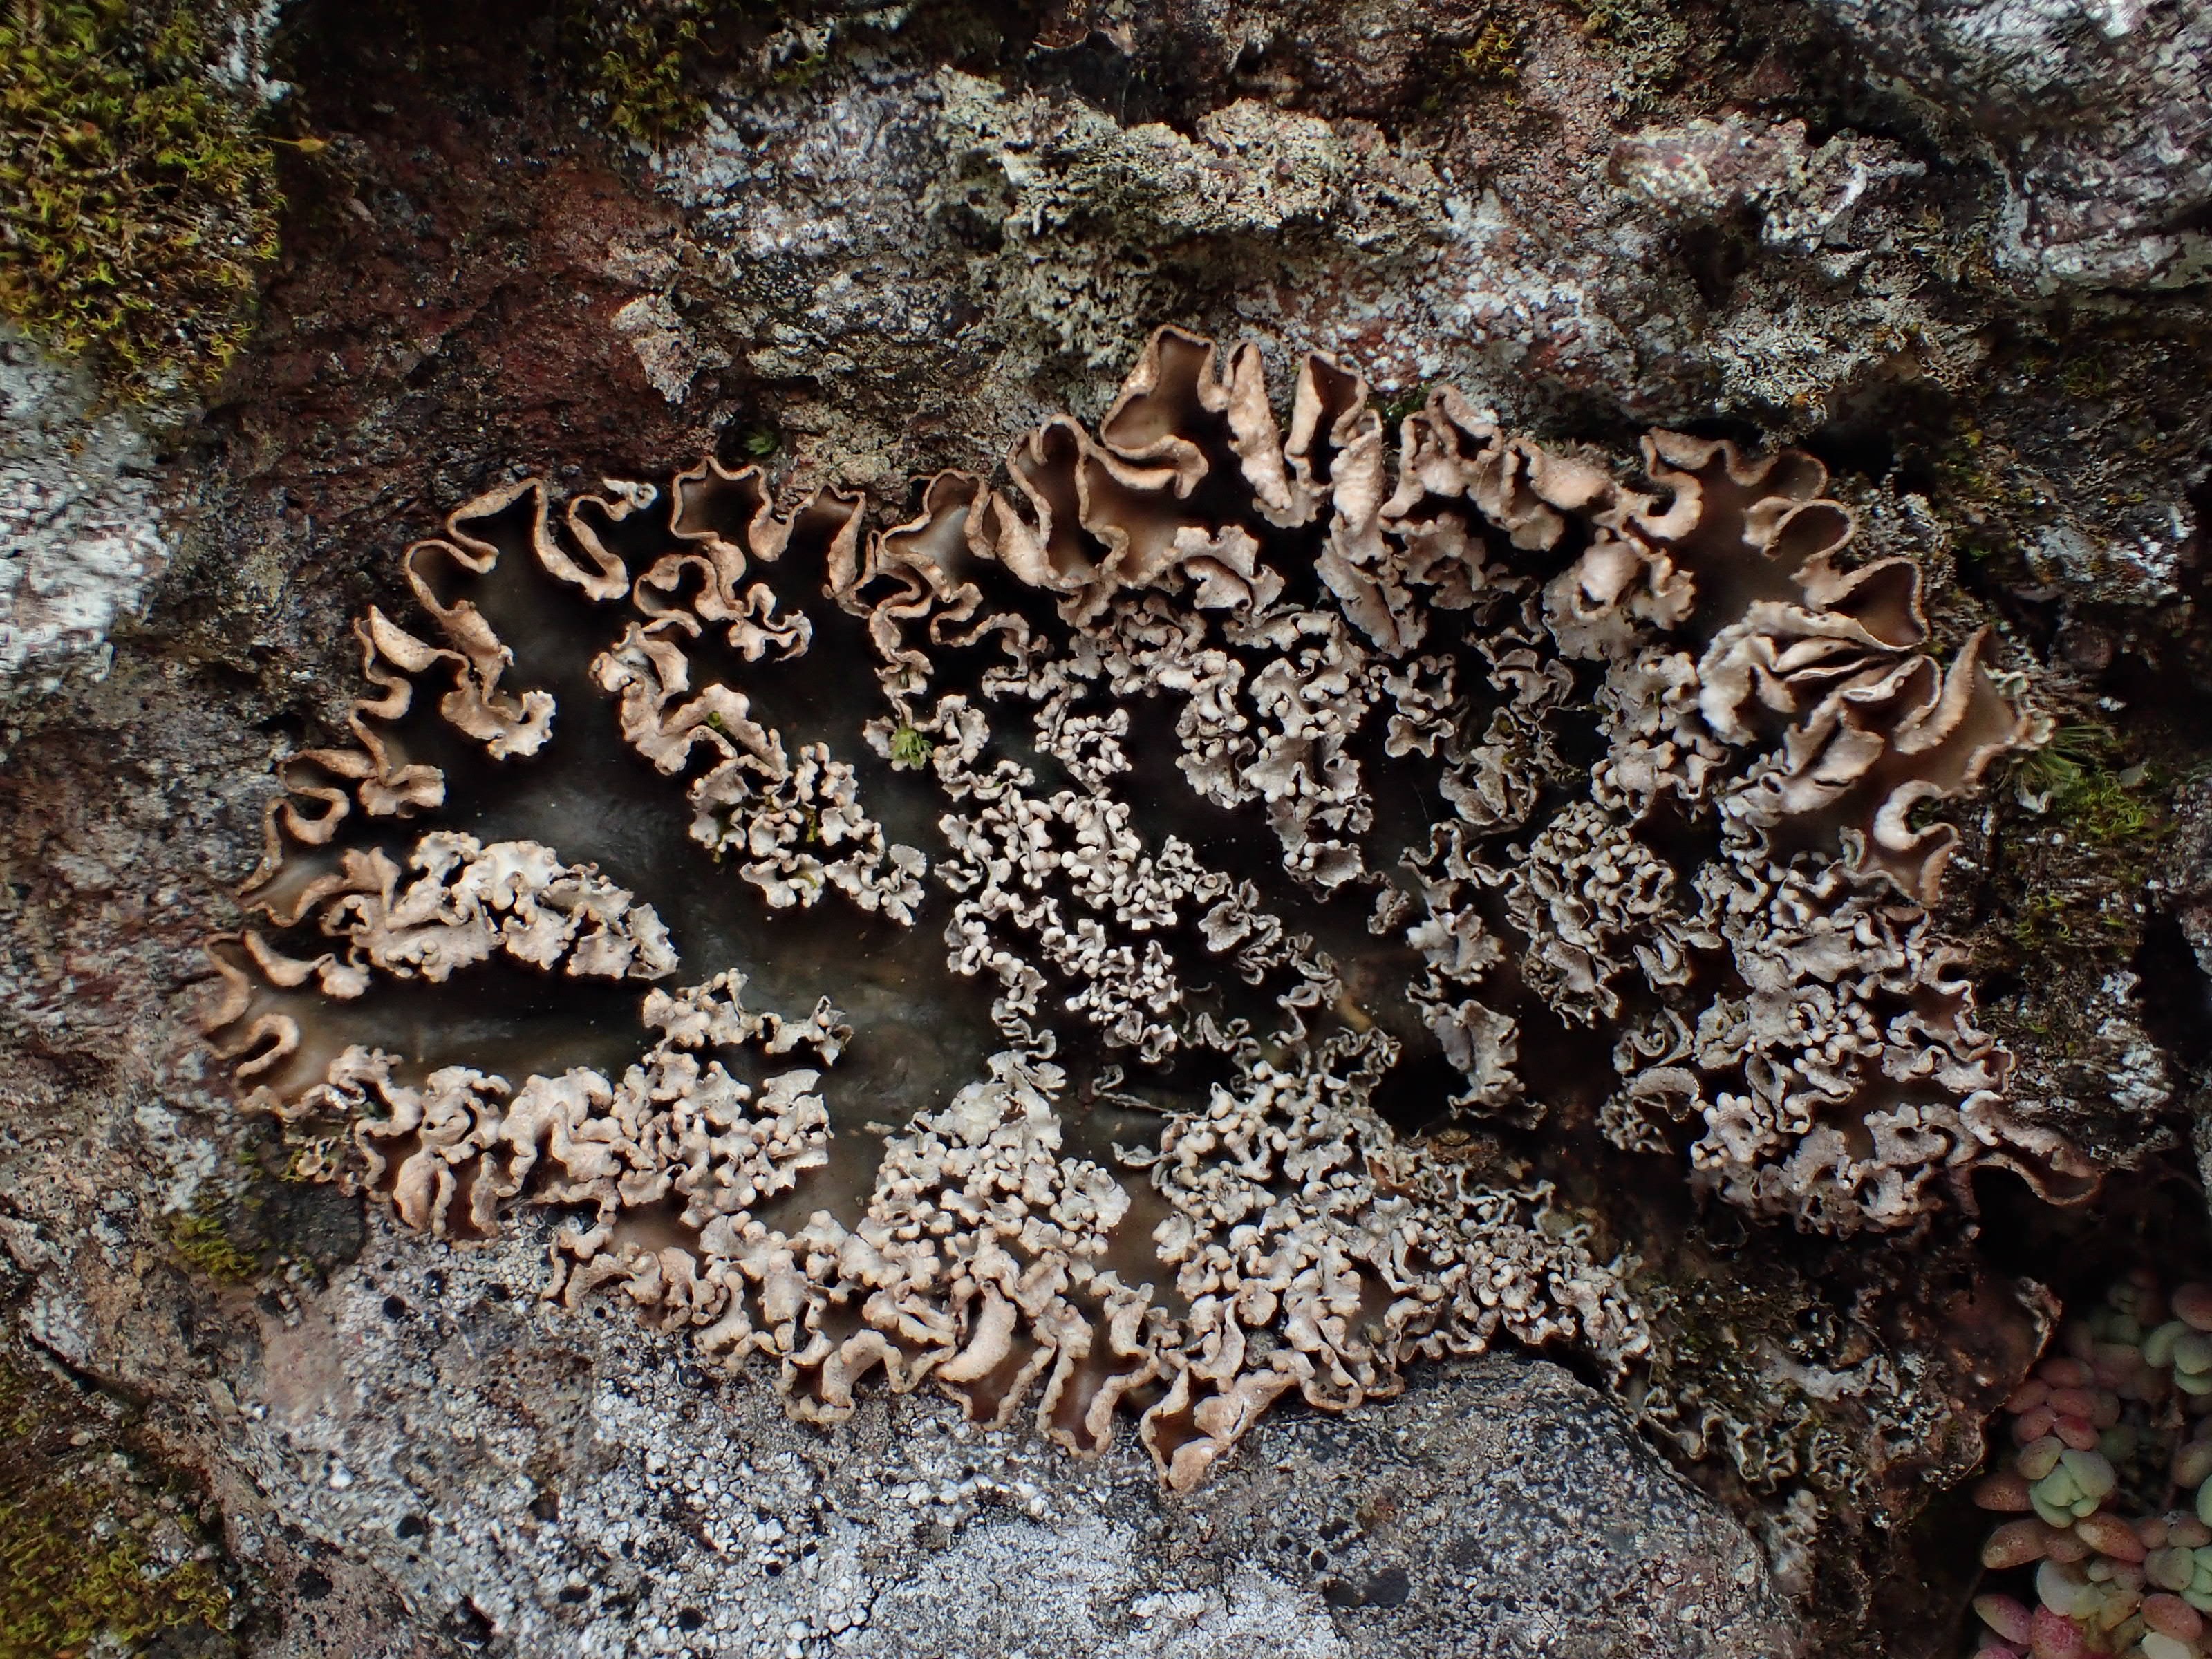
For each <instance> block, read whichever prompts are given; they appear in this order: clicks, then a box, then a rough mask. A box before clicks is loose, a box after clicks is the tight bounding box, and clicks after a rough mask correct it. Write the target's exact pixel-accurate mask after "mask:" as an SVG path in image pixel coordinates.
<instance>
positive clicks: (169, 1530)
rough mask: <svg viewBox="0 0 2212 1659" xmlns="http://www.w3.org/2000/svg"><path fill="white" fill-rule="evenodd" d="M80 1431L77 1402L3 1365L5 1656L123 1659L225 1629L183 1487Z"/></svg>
mask: <svg viewBox="0 0 2212 1659" xmlns="http://www.w3.org/2000/svg"><path fill="white" fill-rule="evenodd" d="M86 1423H87V1414H86V1413H85V1411H84V1409H83V1404H82V1401H73V1400H70V1399H69V1398H67V1397H66V1396H65V1395H64V1392H63V1391H62V1390H60V1389H57V1388H55V1387H54V1386H53V1385H52V1384H51V1383H46V1381H45V1380H44V1379H42V1378H40V1377H38V1376H34V1375H33V1374H32V1373H30V1372H28V1371H27V1370H17V1369H16V1368H15V1367H14V1366H12V1365H10V1364H8V1363H7V1362H6V1361H4V1360H0V1659H77V1656H79V1655H85V1654H89V1653H92V1652H94V1651H99V1652H130V1651H133V1650H137V1649H139V1648H141V1647H143V1646H144V1645H145V1644H147V1643H149V1642H150V1641H152V1640H153V1639H154V1638H155V1637H158V1636H160V1635H161V1633H162V1632H166V1631H176V1630H181V1629H184V1628H186V1627H188V1626H199V1627H200V1628H202V1629H203V1630H205V1631H209V1632H222V1631H224V1630H226V1629H227V1628H228V1626H229V1625H230V1623H231V1599H232V1598H231V1591H230V1587H229V1585H228V1583H226V1582H225V1580H224V1577H223V1574H222V1570H221V1567H220V1565H218V1563H217V1562H216V1560H214V1559H209V1558H210V1556H211V1552H209V1551H207V1550H205V1549H204V1548H195V1547H193V1543H194V1533H195V1530H196V1528H194V1527H193V1525H192V1524H191V1522H192V1514H191V1511H192V1508H193V1507H194V1505H193V1504H192V1502H191V1494H190V1492H188V1490H187V1489H185V1487H184V1486H183V1483H182V1482H181V1481H180V1480H175V1479H173V1478H172V1479H168V1480H156V1481H155V1482H152V1483H149V1482H148V1481H146V1480H142V1479H137V1478H135V1474H136V1472H135V1471H134V1470H133V1469H132V1468H131V1460H130V1459H128V1458H125V1457H124V1456H122V1455H119V1454H118V1453H117V1452H115V1451H114V1450H112V1449H106V1448H103V1447H101V1446H100V1445H99V1444H98V1443H97V1442H96V1441H95V1443H94V1445H91V1446H81V1445H79V1444H78V1442H79V1441H81V1440H82V1439H83V1438H84V1437H85V1427H86ZM161 1534H167V1537H166V1538H163V1537H162V1536H161ZM179 1556H182V1557H183V1559H178V1558H179Z"/></svg>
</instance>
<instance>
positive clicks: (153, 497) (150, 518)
mask: <svg viewBox="0 0 2212 1659" xmlns="http://www.w3.org/2000/svg"><path fill="white" fill-rule="evenodd" d="M97 396H98V389H97V386H96V384H95V382H94V378H93V376H92V375H91V374H89V373H88V372H86V371H84V370H82V369H76V370H72V369H70V368H64V367H62V366H61V365H58V364H56V363H53V362H50V361H49V360H47V359H46V357H45V356H43V355H42V354H41V353H40V351H39V350H38V349H36V348H35V347H33V345H32V344H31V343H29V342H28V341H26V340H24V339H23V338H21V337H20V336H18V335H16V334H15V332H14V331H12V330H4V329H0V701H9V702H12V701H15V700H16V699H19V698H21V697H24V696H28V695H30V694H33V693H35V692H37V691H40V690H47V691H51V690H52V689H53V688H54V686H55V685H56V684H58V679H59V677H60V675H61V674H62V673H63V672H64V671H65V670H66V669H67V668H69V667H70V665H72V664H76V663H78V662H79V661H80V659H89V660H90V662H91V663H93V664H96V663H97V662H98V660H99V656H98V653H99V652H100V647H102V646H103V645H104V644H105V642H106V638H107V634H108V630H109V629H112V627H114V625H115V623H116V622H117V621H118V619H119V618H121V617H127V616H129V615H130V614H131V613H132V612H133V611H136V610H137V608H138V606H139V605H141V603H143V600H144V599H145V596H146V592H147V590H148V588H149V586H151V585H152V583H153V581H154V579H155V576H157V575H158V574H160V572H161V568H162V566H163V565H164V564H166V563H167V561H168V556H169V551H170V544H171V543H170V532H167V530H166V529H165V527H164V526H163V524H162V521H161V509H160V507H159V506H158V504H157V498H158V495H159V490H158V489H157V487H156V485H155V483H154V481H153V479H152V478H151V477H150V476H149V475H150V473H151V471H152V466H153V454H152V450H151V447H150V446H149V444H148V443H147V441H146V440H145V439H144V437H143V435H141V434H140V433H138V432H137V431H136V430H135V429H134V428H132V426H131V423H130V422H128V421H127V420H125V419H124V418H123V417H122V416H118V415H114V414H112V413H111V414H107V415H105V416H99V415H94V413H93V412H92V405H93V404H94V400H95V398H97Z"/></svg>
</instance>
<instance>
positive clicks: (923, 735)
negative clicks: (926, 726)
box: [891, 726, 935, 767]
mask: <svg viewBox="0 0 2212 1659" xmlns="http://www.w3.org/2000/svg"><path fill="white" fill-rule="evenodd" d="M934 746H935V745H933V744H932V743H931V742H930V738H929V733H928V732H918V731H916V730H915V728H914V727H913V726H901V727H899V729H898V730H897V731H896V732H892V733H891V764H892V765H893V766H916V767H920V766H927V765H928V764H929V752H930V750H931V749H932V748H933V747H934Z"/></svg>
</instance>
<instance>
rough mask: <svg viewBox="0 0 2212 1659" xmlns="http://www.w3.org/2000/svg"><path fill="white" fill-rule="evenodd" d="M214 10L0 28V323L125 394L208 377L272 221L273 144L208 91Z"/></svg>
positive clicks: (14, 22)
mask: <svg viewBox="0 0 2212 1659" xmlns="http://www.w3.org/2000/svg"><path fill="white" fill-rule="evenodd" d="M222 15H223V8H222V5H221V4H219V3H216V0H199V3H188V0H67V3H60V0H14V3H13V5H12V7H11V8H9V9H5V10H0V315H4V316H5V317H6V318H7V319H9V320H10V321H12V322H14V323H15V324H16V325H19V326H20V327H21V328H23V329H24V330H25V331H27V332H28V333H30V334H31V335H33V337H36V338H38V339H39V340H40V341H41V342H43V343H46V345H48V346H49V347H52V348H53V349H57V350H59V351H61V352H64V353H65V354H70V355H74V354H76V353H78V352H82V351H88V350H90V351H96V352H97V353H99V354H100V356H101V357H103V358H104V359H105V360H106V366H107V368H109V370H110V373H111V377H112V382H113V384H114V385H115V386H116V388H117V390H118V391H119V392H124V393H126V394H135V395H138V396H144V395H147V394H149V393H153V392H169V391H189V390H191V389H194V388H196V387H199V386H204V385H206V384H207V383H208V382H210V381H211V380H214V379H215V378H216V376H217V375H219V374H221V373H222V370H223V368H224V367H225V366H226V365H228V363H229V362H230V361H231V359H232V358H233V357H234V356H236V355H237V353H238V350H239V349H240V346H241V345H243V344H244V343H245V341H246V336H247V334H248V333H249V331H251V328H252V313H253V305H254V299H255V295H256V293H257V290H258V284H259V270H260V267H261V266H262V265H263V264H264V263H265V262H266V261H268V260H269V259H270V258H273V257H274V255H275V253H276V215H277V210H278V209H279V207H280V206H281V197H280V196H279V193H278V190H277V184H276V166H275V162H274V161H273V159H272V151H271V148H270V144H271V141H270V140H269V139H268V138H266V137H263V136H261V135H259V134H257V133H256V132H255V131H254V130H253V125H252V123H253V115H252V111H251V110H250V109H249V108H248V106H247V105H246V102H245V100H243V99H241V98H240V97H239V96H238V95H236V94H233V93H230V92H228V91H227V90H225V89H224V88H221V87H220V86H218V85H217V84H216V82H214V81H213V80H212V79H211V78H210V76H209V74H208V70H207V65H208V64H209V63H210V61H212V59H213V58H214V57H215V55H216V52H218V51H219V50H223V49H226V48H225V47H224V46H223V44H222V43H223V41H224V40H225V39H226V36H225V34H224V32H223V31H222V29H221V28H220V27H217V25H218V24H219V22H220V21H221V19H222Z"/></svg>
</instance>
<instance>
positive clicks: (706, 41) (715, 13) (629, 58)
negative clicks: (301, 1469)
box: [561, 0, 829, 144]
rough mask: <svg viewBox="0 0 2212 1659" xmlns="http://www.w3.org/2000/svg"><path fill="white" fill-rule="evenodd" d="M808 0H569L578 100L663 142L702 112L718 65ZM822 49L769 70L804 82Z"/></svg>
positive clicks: (782, 82) (618, 127) (567, 53)
mask: <svg viewBox="0 0 2212 1659" xmlns="http://www.w3.org/2000/svg"><path fill="white" fill-rule="evenodd" d="M809 9H810V7H809V5H808V4H807V3H805V0H799V3H792V0H567V3H566V4H565V5H564V6H563V7H562V12H561V43H562V55H563V57H564V58H567V59H568V61H570V62H572V63H575V64H580V65H582V75H581V83H582V84H581V90H582V93H583V95H584V99H585V101H586V102H587V103H588V104H590V105H591V106H592V109H593V110H594V111H595V112H596V113H597V115H598V117H599V121H600V122H601V123H602V124H603V125H605V127H606V129H607V130H608V131H611V132H613V133H616V134H618V135H619V136H621V137H624V138H629V139H632V140H634V141H635V142H636V143H641V144H665V143H670V142H671V140H674V139H678V138H681V137H684V134H686V133H688V132H690V131H692V130H693V129H695V128H696V127H697V126H698V125H699V124H700V123H701V122H702V121H703V120H705V119H706V118H707V93H708V88H709V85H710V82H711V79H712V76H713V74H714V70H715V69H716V67H717V66H718V65H721V66H727V65H730V64H733V63H735V62H736V61H737V60H738V58H739V57H740V55H741V54H742V52H744V48H746V47H747V46H755V47H757V46H760V45H761V44H762V43H763V41H764V40H765V39H766V38H767V36H768V35H769V33H772V32H774V31H775V29H776V28H777V27H779V26H781V25H783V24H787V23H788V22H790V21H793V20H795V19H800V18H804V17H805V15H807V13H808V11H809ZM828 58H829V54H828V49H827V46H826V45H825V46H815V47H811V48H810V49H809V50H807V51H805V52H802V53H801V54H799V56H798V57H797V58H793V59H792V60H790V61H788V62H786V63H784V64H782V65H781V67H779V68H777V69H775V70H773V71H772V72H771V73H770V74H769V80H770V82H773V83H774V84H775V85H779V86H804V85H805V84H806V83H807V82H809V81H811V80H812V79H813V78H814V76H815V75H816V74H817V73H818V72H819V71H820V70H821V68H822V66H823V64H825V63H826V62H827V61H828Z"/></svg>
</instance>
